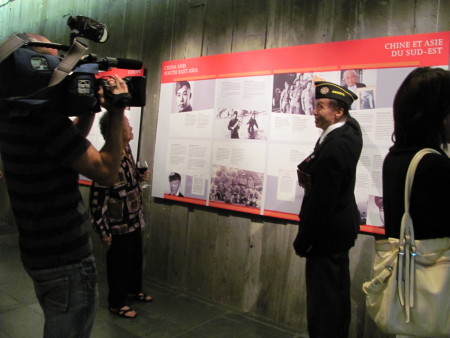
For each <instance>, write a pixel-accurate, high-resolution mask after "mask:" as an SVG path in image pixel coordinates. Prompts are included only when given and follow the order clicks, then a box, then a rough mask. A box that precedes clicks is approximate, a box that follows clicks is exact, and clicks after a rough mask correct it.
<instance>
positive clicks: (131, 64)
mask: <svg viewBox="0 0 450 338" xmlns="http://www.w3.org/2000/svg"><path fill="white" fill-rule="evenodd" d="M98 65H99V67H98V68H99V69H100V70H108V69H109V68H112V67H117V68H122V69H141V68H142V66H143V63H142V61H139V60H132V59H122V58H112V57H105V58H103V59H101V60H100V61H98Z"/></svg>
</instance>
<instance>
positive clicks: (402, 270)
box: [397, 148, 440, 323]
mask: <svg viewBox="0 0 450 338" xmlns="http://www.w3.org/2000/svg"><path fill="white" fill-rule="evenodd" d="M427 154H438V155H440V153H439V152H438V151H437V150H434V149H431V148H424V149H422V150H420V151H418V152H417V153H416V154H415V155H414V157H413V159H412V160H411V162H410V164H409V167H408V171H407V173H406V181H405V197H404V198H405V200H404V203H405V212H404V214H403V217H402V223H401V227H400V238H399V252H398V265H397V278H398V283H397V286H398V295H399V299H400V304H401V305H402V306H403V307H404V308H405V322H406V323H409V320H410V311H411V308H412V307H413V306H414V280H415V260H414V258H415V256H416V245H415V237H414V225H413V222H412V218H411V214H410V212H409V202H410V198H411V190H412V185H413V182H414V175H415V173H416V169H417V166H418V165H419V162H420V161H421V160H422V158H423V157H424V156H425V155H427ZM402 281H404V282H402Z"/></svg>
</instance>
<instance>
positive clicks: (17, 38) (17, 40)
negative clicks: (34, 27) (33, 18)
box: [0, 33, 31, 63]
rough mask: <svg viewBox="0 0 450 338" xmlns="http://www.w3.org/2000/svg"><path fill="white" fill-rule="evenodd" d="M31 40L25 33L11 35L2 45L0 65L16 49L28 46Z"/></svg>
mask: <svg viewBox="0 0 450 338" xmlns="http://www.w3.org/2000/svg"><path fill="white" fill-rule="evenodd" d="M30 42H31V40H30V38H29V37H28V35H26V34H25V33H18V34H14V35H11V36H10V37H9V38H8V39H6V41H4V42H3V43H2V44H1V45H0V63H2V62H3V60H5V59H6V58H7V57H8V56H10V55H11V54H12V53H13V52H14V51H15V50H16V49H18V48H20V47H22V46H25V45H27V44H28V43H30Z"/></svg>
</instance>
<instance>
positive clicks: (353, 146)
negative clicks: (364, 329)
mask: <svg viewBox="0 0 450 338" xmlns="http://www.w3.org/2000/svg"><path fill="white" fill-rule="evenodd" d="M315 84H316V99H315V108H314V111H313V114H314V117H315V124H316V127H318V128H321V129H322V130H323V133H322V135H321V137H320V138H319V140H318V141H317V144H316V146H315V148H314V152H313V153H312V154H311V155H310V156H308V157H307V158H306V159H305V160H304V161H303V162H302V163H300V164H299V165H298V171H297V172H298V178H299V184H300V185H301V186H302V187H303V188H304V189H305V195H304V198H303V203H302V206H301V210H300V215H299V216H300V224H299V232H298V235H297V238H296V239H295V241H294V249H295V251H296V253H297V255H299V256H301V257H306V274H305V275H306V291H307V320H308V332H309V335H310V337H312V338H317V337H348V330H349V325H350V319H351V309H350V271H349V257H348V252H349V249H350V248H351V247H352V246H353V245H354V243H355V239H356V236H357V234H358V229H359V212H358V209H357V206H356V201H355V196H354V188H355V176H356V165H357V163H358V159H359V156H360V154H361V149H362V135H361V129H360V127H359V124H358V122H357V121H356V120H355V119H354V118H352V117H351V116H350V115H349V113H348V110H349V107H350V106H351V104H352V102H353V101H354V100H356V99H357V96H356V95H355V94H354V93H353V92H351V91H349V90H347V89H344V88H342V87H340V86H338V85H336V84H334V83H330V82H325V81H320V82H316V83H315Z"/></svg>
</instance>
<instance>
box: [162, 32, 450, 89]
mask: <svg viewBox="0 0 450 338" xmlns="http://www.w3.org/2000/svg"><path fill="white" fill-rule="evenodd" d="M449 40H450V32H440V33H428V34H415V35H404V36H394V37H384V38H375V39H365V40H350V41H340V42H329V43H321V44H313V45H303V46H294V47H285V48H274V49H264V50H256V51H248V52H240V53H232V54H218V55H211V56H205V57H197V58H191V59H185V60H176V61H167V62H164V63H163V64H162V74H161V82H162V83H169V82H176V81H180V80H202V79H214V78H230V77H241V76H258V75H269V74H280V73H303V72H319V71H334V70H340V69H358V68H362V69H373V68H398V67H424V66H434V65H444V64H448V63H449V60H448V55H449V49H450V48H449Z"/></svg>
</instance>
